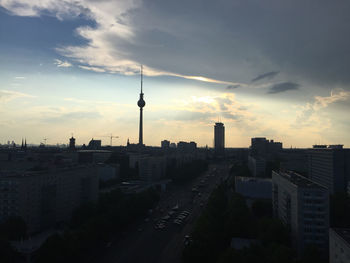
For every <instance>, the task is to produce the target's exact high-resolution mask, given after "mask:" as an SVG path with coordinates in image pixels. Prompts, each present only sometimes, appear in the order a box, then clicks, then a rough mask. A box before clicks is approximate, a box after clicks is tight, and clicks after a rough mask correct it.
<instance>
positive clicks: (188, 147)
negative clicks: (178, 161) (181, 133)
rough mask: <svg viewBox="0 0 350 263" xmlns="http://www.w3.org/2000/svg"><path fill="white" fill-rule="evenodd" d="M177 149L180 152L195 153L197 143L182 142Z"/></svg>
mask: <svg viewBox="0 0 350 263" xmlns="http://www.w3.org/2000/svg"><path fill="white" fill-rule="evenodd" d="M177 149H178V151H180V152H193V151H195V150H196V149H197V143H195V142H183V141H180V142H178V143H177Z"/></svg>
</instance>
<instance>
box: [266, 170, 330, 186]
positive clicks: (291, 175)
mask: <svg viewBox="0 0 350 263" xmlns="http://www.w3.org/2000/svg"><path fill="white" fill-rule="evenodd" d="M273 172H275V173H277V174H279V175H280V176H282V177H283V178H284V179H287V180H288V181H289V182H291V183H292V184H294V185H296V186H300V187H305V188H322V189H326V188H325V187H323V186H322V185H320V184H318V183H315V182H313V181H311V180H309V179H308V178H306V177H304V176H302V175H300V174H297V173H295V172H292V171H283V172H281V171H280V172H276V171H273Z"/></svg>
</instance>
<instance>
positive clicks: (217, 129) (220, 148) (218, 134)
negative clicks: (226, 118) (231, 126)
mask: <svg viewBox="0 0 350 263" xmlns="http://www.w3.org/2000/svg"><path fill="white" fill-rule="evenodd" d="M214 149H215V153H217V154H223V153H224V151H225V126H224V124H223V123H222V122H216V123H215V126H214Z"/></svg>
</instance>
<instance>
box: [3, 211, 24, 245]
mask: <svg viewBox="0 0 350 263" xmlns="http://www.w3.org/2000/svg"><path fill="white" fill-rule="evenodd" d="M0 233H1V235H2V236H3V237H5V238H6V239H8V240H19V239H21V238H25V237H26V235H27V225H26V223H25V222H24V220H23V219H22V218H21V217H18V216H14V217H9V218H8V219H6V221H5V222H3V223H2V224H0Z"/></svg>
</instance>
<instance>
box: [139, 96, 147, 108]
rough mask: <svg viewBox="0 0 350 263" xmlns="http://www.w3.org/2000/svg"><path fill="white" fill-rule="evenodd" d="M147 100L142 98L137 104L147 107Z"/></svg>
mask: <svg viewBox="0 0 350 263" xmlns="http://www.w3.org/2000/svg"><path fill="white" fill-rule="evenodd" d="M145 105H146V102H145V101H144V100H143V98H140V99H139V101H138V102H137V106H139V107H140V108H143V107H145Z"/></svg>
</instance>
